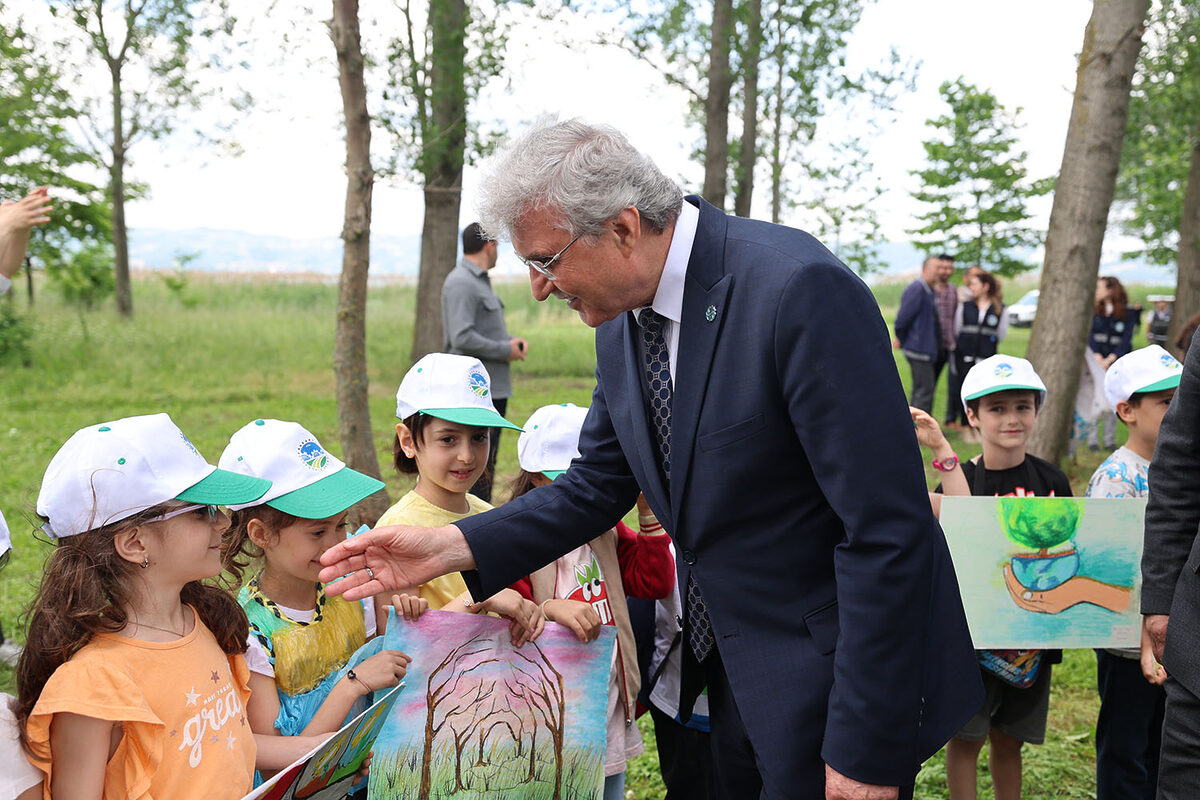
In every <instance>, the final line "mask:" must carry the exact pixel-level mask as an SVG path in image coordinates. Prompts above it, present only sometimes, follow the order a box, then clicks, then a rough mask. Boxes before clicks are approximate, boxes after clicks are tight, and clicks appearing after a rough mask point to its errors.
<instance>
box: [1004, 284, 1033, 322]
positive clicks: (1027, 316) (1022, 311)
mask: <svg viewBox="0 0 1200 800" xmlns="http://www.w3.org/2000/svg"><path fill="white" fill-rule="evenodd" d="M1037 304H1038V290H1037V289H1034V290H1033V291H1032V292H1029V293H1027V294H1026V295H1025V296H1024V297H1022V298H1021V299H1020V300H1018V301H1017V302H1015V303H1013V304H1012V305H1011V306H1009V307H1008V308H1007V309H1005V311H1006V312H1007V313H1008V324H1009V325H1013V326H1015V327H1018V328H1028V327H1029V326H1030V325H1032V324H1033V318H1034V317H1035V316H1036V315H1037Z"/></svg>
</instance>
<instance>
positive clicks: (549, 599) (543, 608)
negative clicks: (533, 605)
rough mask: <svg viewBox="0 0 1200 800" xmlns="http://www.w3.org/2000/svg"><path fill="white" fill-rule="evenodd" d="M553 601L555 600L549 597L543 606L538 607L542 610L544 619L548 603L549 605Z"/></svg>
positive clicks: (543, 602)
mask: <svg viewBox="0 0 1200 800" xmlns="http://www.w3.org/2000/svg"><path fill="white" fill-rule="evenodd" d="M553 599H554V598H553V597H547V598H546V599H545V600H543V601H542V604H541V605H539V606H538V608H540V609H541V610H542V616H543V617H546V603H549V602H550V601H551V600H553ZM546 619H550V618H549V617H546Z"/></svg>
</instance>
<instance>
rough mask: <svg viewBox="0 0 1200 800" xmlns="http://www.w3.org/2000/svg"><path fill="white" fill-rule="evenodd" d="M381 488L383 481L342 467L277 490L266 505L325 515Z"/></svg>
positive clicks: (314, 516) (315, 516) (295, 513)
mask: <svg viewBox="0 0 1200 800" xmlns="http://www.w3.org/2000/svg"><path fill="white" fill-rule="evenodd" d="M382 488H383V482H382V481H377V480H375V479H374V478H372V477H370V476H369V475H363V474H362V473H361V472H356V471H355V470H352V469H350V468H349V467H343V468H342V469H339V470H338V471H337V472H335V473H333V474H332V475H326V476H325V477H324V478H321V480H319V481H317V482H316V483H310V484H309V485H308V486H302V487H300V488H299V489H296V490H295V491H292V492H288V493H287V494H281V495H280V496H279V497H276V498H275V499H274V500H268V501H267V505H269V506H271V508H277V509H279V510H280V511H282V512H283V513H285V514H291V515H292V516H293V517H301V518H303V519H325V518H326V517H332V516H333V515H334V514H340V513H342V512H343V511H345V510H346V509H348V508H349V507H350V506H352V505H354V504H355V503H357V502H359V501H360V500H365V499H366V498H368V497H370V496H371V495H373V494H375V493H376V492H378V491H379V490H380V489H382Z"/></svg>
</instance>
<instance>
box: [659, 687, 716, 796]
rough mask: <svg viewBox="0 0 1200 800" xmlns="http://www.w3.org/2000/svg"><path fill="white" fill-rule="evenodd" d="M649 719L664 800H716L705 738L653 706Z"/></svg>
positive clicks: (708, 747)
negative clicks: (664, 787)
mask: <svg viewBox="0 0 1200 800" xmlns="http://www.w3.org/2000/svg"><path fill="white" fill-rule="evenodd" d="M650 716H651V717H652V718H653V719H654V743H655V746H656V747H657V748H658V768H659V771H660V772H661V773H662V779H663V785H664V786H666V787H667V796H666V800H718V795H717V787H716V783H715V782H714V779H713V766H712V755H711V747H712V745H710V744H709V741H708V740H709V735H708V734H707V733H704V732H703V731H697V730H693V729H691V728H688V727H686V726H684V725H683V724H682V723H679V722H676V721H675V720H674V719H673V718H671V717H668V716H667V715H666V714H664V713H663V712H661V711H659V710H658V709H657V708H655V707H654V706H650Z"/></svg>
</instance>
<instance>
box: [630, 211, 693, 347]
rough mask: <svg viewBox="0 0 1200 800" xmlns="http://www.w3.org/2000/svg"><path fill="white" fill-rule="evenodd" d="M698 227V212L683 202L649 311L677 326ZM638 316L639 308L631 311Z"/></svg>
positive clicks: (681, 316)
mask: <svg viewBox="0 0 1200 800" xmlns="http://www.w3.org/2000/svg"><path fill="white" fill-rule="evenodd" d="M699 224H700V209H699V208H697V207H696V206H694V205H692V204H691V203H689V202H687V201H686V200H684V201H683V203H682V205H681V207H680V209H679V216H678V217H676V219H675V230H674V231H672V233H671V246H670V248H669V249H668V250H667V261H666V263H665V264H663V271H662V275H661V276H660V277H659V279H658V289H657V290H656V291H655V293H654V302H653V303H651V304H650V307H651V308H653V309H654V310H655V311H657V312H658V313H659V314H661V315H662V316H664V317H666V318H667V319H669V320H671V321H672V322H674V323H675V324H676V325H678V324H679V321H680V320H681V319H682V318H683V287H684V283H685V281H686V279H687V266H688V261H689V260H691V257H692V244H693V243H694V242H695V240H696V228H697V227H698V226H699ZM642 308H645V306H643V307H642ZM641 313H642V309H641V308H638V309H636V310H635V311H634V315H635V317H640V316H641Z"/></svg>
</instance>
